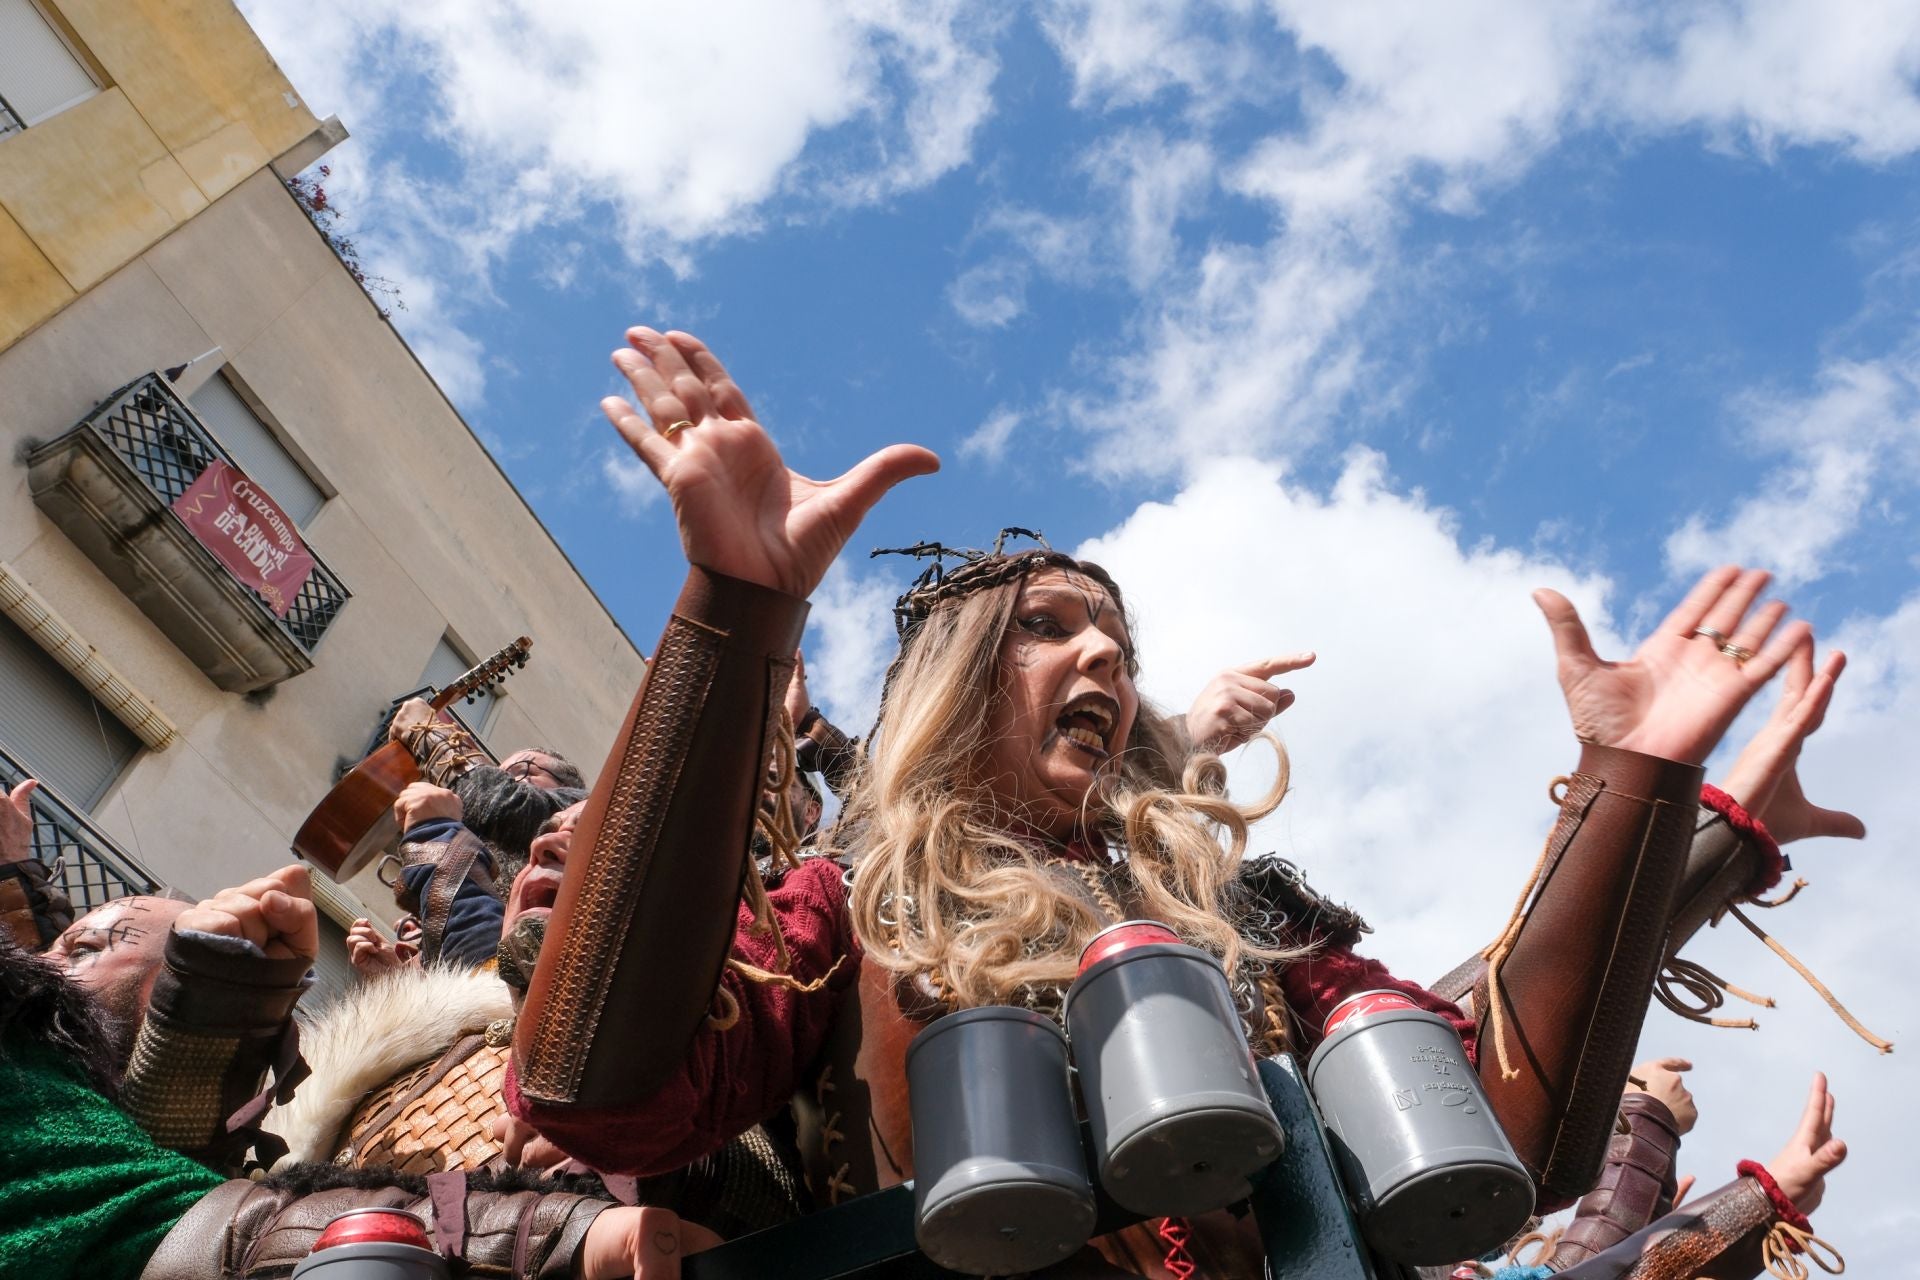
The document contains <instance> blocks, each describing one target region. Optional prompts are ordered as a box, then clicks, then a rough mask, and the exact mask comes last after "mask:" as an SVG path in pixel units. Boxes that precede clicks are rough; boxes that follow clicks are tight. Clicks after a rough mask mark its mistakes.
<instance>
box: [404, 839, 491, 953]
mask: <svg viewBox="0 0 1920 1280" xmlns="http://www.w3.org/2000/svg"><path fill="white" fill-rule="evenodd" d="M491 859H492V854H491V853H490V852H489V851H488V849H487V842H486V841H485V840H482V839H481V838H480V837H479V836H477V835H475V834H474V833H473V832H472V831H471V830H469V829H468V828H467V827H466V826H465V825H464V824H462V825H461V826H460V827H459V828H458V829H457V830H455V832H454V833H453V836H452V838H451V839H447V840H404V839H403V840H402V841H401V842H400V865H401V866H402V867H417V866H421V865H426V864H430V865H431V866H432V867H433V874H432V876H431V877H429V879H428V880H427V891H426V892H425V893H424V894H422V895H421V896H420V898H419V900H418V901H416V900H415V899H414V895H413V894H412V893H411V892H409V891H408V890H407V888H406V881H405V879H401V880H399V881H398V882H397V883H396V886H395V888H394V891H393V900H394V903H395V904H396V905H397V906H399V907H400V908H401V909H402V910H404V911H410V912H413V913H414V914H416V915H418V916H419V917H420V958H421V960H423V961H425V962H426V963H427V964H433V963H435V962H436V961H438V960H439V959H440V958H441V957H440V949H441V947H442V945H443V944H445V942H446V940H447V921H448V916H449V915H450V914H451V913H452V911H453V900H454V898H455V896H456V895H458V894H459V892H460V886H461V885H462V884H464V883H465V882H466V881H468V880H472V881H473V882H474V883H475V884H477V885H479V886H480V887H481V888H482V889H484V890H486V891H487V892H488V893H493V892H495V890H494V881H493V877H492V876H491V875H489V874H488V872H487V870H486V868H487V867H488V866H490V865H491Z"/></svg>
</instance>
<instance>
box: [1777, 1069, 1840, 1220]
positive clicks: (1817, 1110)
mask: <svg viewBox="0 0 1920 1280" xmlns="http://www.w3.org/2000/svg"><path fill="white" fill-rule="evenodd" d="M1846 1158H1847V1144H1846V1143H1844V1142H1842V1141H1841V1140H1840V1139H1838V1138H1836V1137H1834V1136H1833V1095H1832V1094H1830V1093H1828V1092H1827V1077H1826V1076H1825V1075H1824V1074H1823V1073H1821V1072H1818V1071H1816V1072H1814V1073H1813V1087H1812V1088H1810V1089H1808V1090H1807V1105H1806V1109H1805V1110H1803V1111H1802V1112H1801V1113H1800V1127H1799V1128H1798V1129H1795V1130H1794V1132H1793V1137H1791V1138H1789V1139H1787V1145H1786V1146H1784V1147H1782V1148H1781V1149H1780V1154H1779V1155H1777V1156H1775V1157H1774V1158H1773V1159H1771V1160H1769V1161H1767V1172H1768V1173H1770V1174H1772V1175H1773V1180H1774V1181H1775V1182H1777V1183H1779V1184H1780V1191H1781V1193H1782V1194H1783V1195H1785V1196H1786V1197H1787V1199H1789V1200H1791V1201H1793V1203H1794V1206H1795V1207H1796V1208H1798V1209H1799V1210H1800V1212H1802V1213H1806V1214H1811V1213H1812V1212H1813V1211H1814V1210H1815V1209H1817V1208H1819V1207H1820V1199H1821V1197H1822V1196H1824V1195H1825V1194H1826V1191H1827V1175H1828V1174H1830V1173H1832V1172H1833V1171H1834V1170H1835V1169H1838V1168H1839V1167H1840V1163H1841V1161H1843V1160H1845V1159H1846Z"/></svg>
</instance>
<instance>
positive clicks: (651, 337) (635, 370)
mask: <svg viewBox="0 0 1920 1280" xmlns="http://www.w3.org/2000/svg"><path fill="white" fill-rule="evenodd" d="M627 341H628V342H629V343H630V344H631V347H630V349H624V350H621V351H618V352H615V353H614V357H613V362H614V365H615V366H616V367H617V368H618V369H619V370H620V372H621V373H623V374H625V375H626V378H627V381H628V382H630V383H631V384H632V385H633V391H634V395H635V397H636V398H637V399H638V400H639V402H640V405H641V407H642V408H643V409H645V411H646V415H647V417H646V419H643V418H642V417H641V416H640V414H638V413H636V412H635V411H634V407H633V406H632V405H631V404H629V403H628V402H627V401H626V400H625V399H623V398H621V397H619V396H609V397H607V399H605V400H603V401H602V402H601V404H600V408H601V410H602V412H604V413H605V414H606V415H607V418H608V419H609V420H610V421H611V422H612V423H613V425H614V427H615V428H616V429H618V430H619V432H620V434H621V436H622V437H623V438H624V439H625V440H626V442H627V443H628V444H629V445H631V446H632V447H633V450H634V452H635V453H637V454H639V455H640V460H641V461H642V462H644V463H646V464H647V467H648V469H650V470H651V471H652V472H653V474H654V475H655V476H657V477H658V478H659V480H660V483H661V484H662V485H664V486H665V487H666V490H667V496H668V497H669V498H670V499H671V500H672V502H673V513H674V519H675V521H676V522H677V523H678V525H679V527H680V543H681V546H682V547H683V548H684V549H685V551H686V555H687V559H688V561H689V562H691V563H693V564H697V565H699V566H701V567H702V568H705V569H710V570H712V571H714V572H716V573H723V574H726V575H727V576H728V577H733V578H740V579H742V580H744V581H747V582H754V583H758V584H759V585H761V586H764V587H771V588H773V589H774V590H776V591H783V592H785V593H786V594H788V595H792V596H799V597H803V598H804V597H806V596H809V595H811V594H812V593H813V589H814V588H815V587H816V586H818V585H819V582H820V579H821V578H822V577H824V576H825V574H826V572H827V567H828V566H829V565H831V564H832V563H833V560H834V557H835V556H837V555H839V554H840V549H841V548H842V547H844V546H845V545H846V543H847V539H849V538H851V537H852V536H853V531H854V530H855V529H857V528H858V527H859V525H860V521H861V520H862V519H864V518H865V516H866V514H867V512H868V511H870V510H871V509H872V508H873V505H874V503H876V502H878V501H879V500H880V499H881V497H882V496H884V495H885V494H886V492H887V490H889V489H891V488H892V487H893V486H894V485H896V484H898V483H900V481H902V480H905V479H907V478H908V477H910V476H917V475H925V474H927V473H928V472H931V471H936V470H938V469H939V466H940V460H939V459H938V458H936V457H935V456H934V455H933V454H932V453H931V452H929V451H928V450H926V449H922V448H920V447H919V446H918V445H905V444H897V445H890V446H888V447H887V448H885V449H882V450H880V451H879V452H878V453H874V454H872V455H870V456H868V457H867V458H866V459H865V460H863V461H862V462H860V463H859V464H858V465H857V466H855V467H854V468H853V469H852V470H850V471H848V472H847V473H846V474H845V475H842V476H840V477H839V478H838V479H835V480H827V481H819V480H810V479H808V478H807V477H805V476H802V475H799V474H797V473H795V472H793V471H790V470H789V469H788V468H787V465H786V463H785V462H783V461H782V460H781V458H780V451H779V450H778V449H777V448H775V447H774V443H773V439H772V437H770V436H769V435H768V434H767V432H766V429H765V428H764V427H762V426H761V425H760V423H759V421H758V420H757V419H756V418H755V417H754V414H753V409H752V407H751V406H750V405H749V404H748V403H747V398H746V396H745V395H744V394H743V393H742V392H741V390H740V388H739V386H738V385H736V384H735V383H734V381H733V379H732V377H730V376H729V375H728V373H727V370H726V367H725V366H724V365H722V364H721V363H720V361H719V359H718V358H716V357H715V356H714V354H713V353H712V352H711V351H709V350H707V348H706V346H705V344H703V343H702V342H701V341H700V340H699V339H698V338H696V337H694V336H693V335H691V334H687V333H677V332H676V333H666V334H662V333H657V332H655V331H654V330H652V329H647V328H635V329H630V330H628V331H627ZM647 419H651V421H648V420H647Z"/></svg>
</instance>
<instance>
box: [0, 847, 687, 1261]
mask: <svg viewBox="0 0 1920 1280" xmlns="http://www.w3.org/2000/svg"><path fill="white" fill-rule="evenodd" d="M262 883H263V881H255V882H253V884H254V885H260V884H262ZM279 883H281V884H284V885H286V886H287V887H288V888H292V887H297V886H295V885H294V884H293V882H292V881H290V880H289V881H282V882H279ZM250 887H251V886H247V887H242V888H241V889H235V890H228V891H226V892H225V893H223V894H221V895H216V897H215V898H213V899H209V900H208V901H207V902H206V903H201V904H199V905H198V906H194V907H191V908H189V910H187V911H181V912H179V913H177V914H178V918H177V919H176V920H175V922H174V923H175V925H176V926H177V925H178V924H179V923H180V921H181V920H187V921H188V924H189V925H190V926H192V929H193V931H195V932H198V931H200V930H202V929H204V928H206V927H214V928H218V929H232V930H235V932H233V933H216V934H214V935H211V936H217V937H228V938H233V939H236V940H238V941H244V942H246V943H248V944H249V945H252V946H255V947H256V948H257V949H259V950H260V951H261V952H262V953H263V954H264V953H266V952H267V951H268V950H269V949H272V948H276V947H286V948H288V949H294V948H297V947H298V946H299V944H300V942H301V941H302V940H303V939H304V938H306V937H308V936H310V935H312V933H313V930H314V920H313V914H312V912H313V906H312V903H311V902H310V901H307V900H305V899H301V898H299V897H297V895H295V894H292V893H288V892H287V891H286V889H285V888H277V887H276V888H264V889H261V890H260V891H259V892H257V893H249V891H248V890H249V888H250ZM276 895H277V896H276ZM303 908H304V909H303ZM190 912H191V913H192V914H191V916H190V914H189V913H190ZM133 914H134V915H138V914H139V913H137V912H136V913H133ZM128 918H129V917H128V916H127V915H126V914H125V913H122V914H121V915H120V916H119V920H120V922H121V923H125V922H126V921H127V920H128ZM96 923H100V922H96ZM151 923H152V921H151V920H149V921H147V924H151ZM134 927H138V928H141V929H143V930H144V929H145V927H146V925H145V924H142V925H137V926H134ZM112 928H113V924H112V923H111V922H108V923H105V924H104V925H103V931H110V930H111V929H112ZM118 939H120V940H116V941H112V942H107V941H101V940H99V939H91V940H90V943H89V945H88V946H85V947H82V948H81V951H82V954H83V955H92V956H93V957H95V958H93V959H85V960H82V961H80V962H79V967H80V968H81V969H83V970H85V971H86V972H87V973H89V974H90V975H91V976H90V978H89V979H88V981H89V982H93V983H100V984H103V985H102V990H103V991H111V992H113V993H116V994H120V995H124V993H125V992H126V991H127V990H128V989H129V988H131V989H138V987H139V986H141V985H142V984H143V983H144V982H145V981H146V977H145V974H144V973H143V971H142V969H141V967H140V966H139V965H137V964H134V963H132V962H131V961H127V960H124V959H121V958H120V954H119V953H120V951H121V948H122V947H128V948H130V949H131V950H130V951H129V954H131V952H132V950H138V949H139V948H138V947H137V946H136V945H135V944H137V943H139V942H140V941H141V939H138V938H134V937H131V936H130V935H129V934H128V932H127V931H126V930H125V929H122V930H121V931H120V933H119V934H118ZM92 941H98V943H99V945H98V946H92V945H91V942H92ZM102 957H105V958H106V959H107V960H108V961H109V963H105V964H103V963H102V962H101V958H102ZM106 1022H107V1015H106V1012H105V1010H104V1009H103V1008H102V1007H101V1005H100V1003H99V1001H98V1000H97V999H96V998H95V997H94V995H93V994H92V992H90V991H89V990H88V989H87V988H86V987H83V986H82V985H81V984H80V983H79V982H76V981H75V980H74V979H73V978H72V977H70V976H68V974H67V973H66V972H64V971H63V969H62V967H61V965H60V963H58V962H57V961H56V960H55V959H54V958H53V957H50V956H36V955H33V954H31V953H29V952H27V951H26V950H24V949H22V948H21V947H20V946H19V945H18V944H17V943H15V942H14V941H13V939H12V938H11V937H10V936H7V935H3V934H0V1131H4V1132H5V1133H6V1134H7V1141H6V1142H5V1143H0V1203H4V1204H5V1205H6V1206H7V1213H6V1215H5V1218H4V1220H0V1272H4V1274H6V1275H33V1276H35V1277H37V1278H38V1280H65V1278H66V1277H81V1276H84V1277H87V1278H88V1280H102V1278H104V1280H122V1278H124V1280H133V1278H134V1277H136V1276H139V1277H142V1278H143V1280H206V1278H208V1277H223V1278H224V1277H254V1276H268V1275H274V1276H284V1275H286V1274H287V1273H288V1271H290V1270H291V1269H292V1267H293V1266H294V1265H295V1264H296V1263H297V1262H299V1261H300V1259H302V1258H303V1257H305V1256H306V1254H307V1252H308V1251H309V1250H310V1249H311V1248H312V1247H313V1244H314V1241H315V1239H316V1238H317V1237H318V1235H319V1233H320V1231H321V1229H322V1228H323V1227H324V1226H325V1225H326V1224H327V1223H328V1222H329V1221H330V1220H332V1219H333V1218H334V1217H336V1216H338V1215H339V1214H341V1213H343V1212H345V1211H347V1210H349V1209H355V1208H365V1207H386V1208H394V1209H400V1210H403V1211H407V1212H412V1213H415V1214H417V1215H419V1216H421V1217H423V1218H426V1217H427V1216H428V1210H429V1208H430V1207H431V1209H432V1213H431V1220H432V1221H433V1223H434V1228H433V1235H434V1243H435V1246H436V1248H437V1249H438V1251H439V1252H441V1253H442V1254H443V1255H446V1256H447V1257H449V1258H450V1259H457V1260H459V1261H460V1262H464V1264H465V1268H466V1269H465V1270H464V1271H463V1272H462V1274H466V1273H469V1272H470V1273H472V1274H484V1275H497V1276H510V1277H513V1278H514V1280H534V1278H535V1277H547V1276H563V1275H570V1276H576V1277H582V1278H584V1280H612V1277H616V1276H629V1275H630V1276H636V1277H646V1278H647V1280H672V1278H673V1277H677V1276H678V1275H679V1272H680V1266H679V1258H680V1256H681V1255H683V1254H685V1253H687V1252H690V1251H692V1250H693V1249H697V1248H700V1247H703V1246H706V1245H710V1244H711V1243H712V1242H713V1238H712V1236H711V1235H710V1234H709V1233H707V1232H704V1231H701V1230H700V1229H699V1228H697V1227H692V1226H690V1225H688V1224H683V1223H681V1222H679V1220H678V1219H677V1218H676V1217H675V1216H674V1215H673V1214H672V1213H671V1212H670V1211H667V1210H662V1209H630V1208H615V1207H610V1206H608V1205H606V1204H605V1203H604V1202H601V1201H596V1200H593V1199H590V1198H587V1197H583V1196H579V1195H574V1194H569V1193H566V1192H556V1191H552V1190H550V1189H547V1188H544V1187H529V1186H527V1185H525V1184H526V1183H527V1182H528V1181H529V1180H528V1179H525V1178H521V1179H518V1180H517V1181H515V1180H495V1179H487V1178H477V1179H474V1180H472V1181H469V1180H467V1179H466V1178H465V1177H464V1176H463V1175H454V1179H453V1180H452V1181H449V1182H443V1183H438V1184H435V1185H433V1186H432V1187H431V1189H429V1186H428V1184H427V1183H425V1182H423V1181H421V1180H419V1179H394V1180H391V1181H389V1182H386V1183H381V1182H379V1181H377V1180H369V1179H366V1178H364V1177H359V1178H353V1177H350V1176H346V1175H342V1174H340V1173H338V1172H337V1171H334V1170H329V1169H324V1168H311V1167H309V1168H305V1169H300V1170H293V1171H290V1172H288V1173H285V1174H282V1175H278V1176H272V1175H270V1176H268V1177H267V1178H265V1179H261V1180H249V1179H235V1180H232V1181H225V1180H223V1179H222V1178H221V1177H220V1175H219V1174H217V1173H214V1172H212V1171H211V1170H209V1169H206V1168H204V1167H203V1166H201V1165H199V1164H196V1163H195V1162H193V1161H192V1160H189V1159H187V1158H186V1157H184V1156H182V1155H180V1154H178V1153H177V1152H173V1151H169V1150H165V1149H163V1148H161V1147H160V1146H158V1145H156V1144H155V1143H154V1141H153V1140H152V1139H151V1138H150V1137H149V1136H148V1135H147V1134H145V1133H143V1132H142V1131H141V1129H140V1128H139V1127H138V1126H137V1125H136V1124H135V1123H134V1122H133V1120H132V1119H131V1118H130V1117H129V1116H128V1115H127V1114H126V1113H125V1112H124V1111H123V1110H121V1109H120V1108H119V1107H117V1106H115V1105H114V1102H113V1093H114V1090H115V1088H116V1081H115V1076H116V1073H117V1070H118V1066H119V1063H118V1062H117V1058H116V1054H115V1051H114V1048H113V1037H112V1036H111V1035H109V1033H108V1029H107V1025H106ZM456 1265H458V1264H456Z"/></svg>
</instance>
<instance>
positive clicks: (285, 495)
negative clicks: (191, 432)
mask: <svg viewBox="0 0 1920 1280" xmlns="http://www.w3.org/2000/svg"><path fill="white" fill-rule="evenodd" d="M0 3H5V0H0ZM187 399H188V401H189V402H191V403H192V405H193V411H194V412H195V413H197V414H199V415H200V420H201V421H202V422H204V423H206V424H207V428H208V429H209V430H211V431H212V432H213V434H214V438H215V439H217V440H218V441H220V443H221V444H223V445H225V446H226V448H227V452H228V453H231V454H232V455H233V460H234V461H235V462H237V463H239V464H240V469H241V470H242V471H244V472H246V473H247V478H248V479H250V480H252V481H254V482H255V483H257V484H258V485H259V486H260V487H261V488H263V489H265V490H266V491H267V492H268V493H270V494H272V495H273V497H274V501H276V502H278V503H279V504H280V509H281V510H282V511H283V512H285V513H286V514H287V515H289V516H292V517H293V522H294V523H295V524H297V525H300V526H301V527H302V528H304V527H305V526H306V523H307V521H309V520H311V519H313V515H314V513H315V512H316V511H318V510H320V504H321V503H323V502H325V501H326V500H327V495H326V494H324V493H322V492H320V486H319V485H316V484H315V483H314V482H313V481H312V479H310V478H309V477H308V475H307V473H306V472H305V471H303V470H301V468H300V464H299V463H298V462H295V461H294V459H293V455H292V454H290V453H288V452H287V450H286V448H285V446H283V445H282V444H281V443H280V440H279V438H278V437H277V436H275V435H274V434H273V432H272V431H271V430H269V429H268V427H267V424H266V423H264V422H262V421H260V419H259V417H258V416H257V415H256V414H255V413H254V411H253V410H252V409H249V408H248V407H247V402H246V401H245V400H242V399H241V398H240V393H239V392H238V391H235V390H234V389H233V384H232V383H230V382H228V381H227V380H226V379H225V378H224V377H222V376H221V375H219V374H217V373H216V374H215V375H214V376H213V377H211V378H208V379H207V381H206V384H205V385H204V386H202V387H201V388H200V389H199V390H198V391H196V392H194V393H193V394H192V395H191V396H188V397H187Z"/></svg>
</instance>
